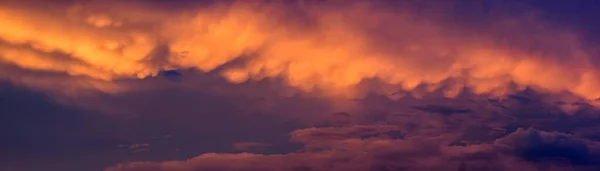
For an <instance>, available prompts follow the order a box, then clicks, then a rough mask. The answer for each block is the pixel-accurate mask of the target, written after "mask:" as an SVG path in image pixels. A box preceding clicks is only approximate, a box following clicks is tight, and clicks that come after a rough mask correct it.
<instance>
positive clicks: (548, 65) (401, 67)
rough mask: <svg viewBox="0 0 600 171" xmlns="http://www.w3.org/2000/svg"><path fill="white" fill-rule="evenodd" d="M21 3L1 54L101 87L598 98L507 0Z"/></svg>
mask: <svg viewBox="0 0 600 171" xmlns="http://www.w3.org/2000/svg"><path fill="white" fill-rule="evenodd" d="M28 2H29V1H28ZM28 2H22V3H5V4H6V5H5V6H4V8H2V9H0V11H1V12H0V22H2V25H6V27H5V28H4V29H2V31H1V32H0V39H1V40H2V41H3V42H4V43H3V45H2V46H0V53H1V55H0V56H1V57H2V62H3V63H6V64H9V65H14V66H17V67H19V68H23V69H26V70H33V71H44V72H60V73H65V74H67V75H71V76H84V77H89V78H91V79H92V80H94V81H103V82H106V83H107V84H119V83H118V81H116V80H122V79H136V78H146V77H153V76H157V75H158V74H159V73H160V72H161V71H163V70H171V69H174V68H180V69H182V68H194V69H197V70H200V71H204V72H218V73H220V74H221V75H222V76H223V77H225V78H226V79H228V80H230V81H231V82H232V83H241V82H246V81H249V80H262V79H265V78H283V79H284V80H285V82H286V83H287V84H288V85H289V86H291V87H295V88H299V89H302V90H306V91H313V90H316V89H320V90H325V91H323V92H324V93H329V94H342V95H347V96H356V95H357V94H356V90H355V86H356V85H357V84H359V83H361V81H364V80H365V79H370V78H376V79H379V80H381V81H382V82H384V83H387V84H392V85H396V88H397V89H400V88H401V89H404V90H413V89H415V88H416V87H417V86H418V85H420V84H433V85H437V84H440V83H442V82H443V81H445V80H448V79H450V78H462V79H464V80H465V81H463V82H457V83H454V84H457V86H459V87H460V86H469V87H473V89H474V90H475V91H476V92H478V93H492V92H496V93H505V91H506V90H503V89H504V88H505V87H506V85H507V84H509V83H511V82H514V83H517V84H518V85H521V86H532V87H537V88H541V89H546V90H551V91H556V92H558V91H570V92H573V93H575V94H577V95H580V96H584V97H587V98H588V99H593V98H597V96H600V94H599V93H600V90H597V89H595V88H594V86H593V85H595V84H596V82H598V77H597V70H596V69H595V68H594V67H595V66H594V64H593V62H592V63H590V61H594V59H593V55H594V53H593V52H592V51H591V50H590V49H588V46H587V45H584V44H583V43H584V42H582V41H581V40H580V37H581V35H578V33H577V32H573V31H571V30H569V29H558V28H557V29H554V28H552V27H550V26H551V24H549V23H550V22H548V21H546V20H544V19H543V18H542V17H538V16H539V15H540V14H537V13H531V12H519V13H515V14H514V15H507V14H506V13H501V11H502V10H504V9H505V8H507V6H508V7H510V6H511V5H510V4H508V5H506V4H501V5H492V6H491V7H479V6H478V4H477V3H465V2H460V1H456V2H448V3H426V2H414V3H407V2H406V3H400V2H398V3H394V2H392V1H390V2H387V1H381V2H372V3H369V2H312V3H308V2H293V3H284V2H275V3H266V2H241V1H238V2H235V3H225V2H214V3H208V2H207V3H198V4H201V5H193V4H194V3H191V2H186V4H188V7H187V8H183V7H172V8H177V10H175V9H170V8H166V7H165V8H158V7H157V6H160V4H159V3H158V2H145V3H144V2H142V1H127V2H121V1H111V2H110V3H98V2H96V1H77V2H68V1H65V2H63V3H58V5H52V6H51V8H48V9H42V8H39V7H38V6H34V5H32V4H35V3H28ZM31 2H33V1H31ZM418 6H422V7H423V9H422V10H421V11H419V10H417V9H418ZM484 6H485V4H484ZM459 7H460V8H468V9H473V10H474V11H480V12H482V17H480V18H476V17H475V18H465V20H456V19H450V18H449V17H448V16H456V17H464V16H463V15H465V14H462V13H460V12H458V11H456V10H454V8H459ZM432 11H443V12H444V13H447V14H448V15H447V16H444V15H439V14H436V13H433V12H432ZM496 11H500V12H499V13H498V14H497V13H496ZM524 11H527V10H524ZM161 48H162V49H165V50H166V51H165V50H160V49H161ZM558 78H560V79H558ZM27 84H36V83H27ZM102 90H104V89H102ZM104 91H106V90H104ZM448 91H449V92H448V93H447V96H453V94H454V93H452V92H453V91H450V90H448ZM388 93H389V92H388Z"/></svg>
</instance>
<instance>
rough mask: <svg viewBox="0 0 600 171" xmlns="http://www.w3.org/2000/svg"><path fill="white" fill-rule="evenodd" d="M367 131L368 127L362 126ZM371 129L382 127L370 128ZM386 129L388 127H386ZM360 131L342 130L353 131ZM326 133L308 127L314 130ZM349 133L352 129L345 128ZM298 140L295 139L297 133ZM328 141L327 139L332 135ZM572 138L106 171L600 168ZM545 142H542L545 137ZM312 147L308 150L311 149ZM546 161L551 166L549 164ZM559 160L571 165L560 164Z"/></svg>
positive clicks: (212, 157) (410, 145)
mask: <svg viewBox="0 0 600 171" xmlns="http://www.w3.org/2000/svg"><path fill="white" fill-rule="evenodd" d="M358 127H359V128H360V127H363V126H358ZM369 127H373V128H375V127H378V126H377V125H371V126H369ZM384 127H385V126H384ZM356 128H357V127H340V128H337V129H339V130H340V131H344V130H345V132H347V133H349V134H350V135H346V136H345V137H349V136H351V135H352V134H354V133H351V132H355V131H354V130H355V129H356ZM327 129H329V128H324V129H305V130H301V131H296V133H292V134H297V133H298V134H303V133H299V132H313V131H314V132H313V133H314V134H315V135H316V134H317V133H319V132H320V131H326V130H327ZM346 129H347V130H346ZM294 136H296V135H294ZM323 137H328V136H327V135H325V136H323ZM567 137H569V136H568V135H565V134H561V133H555V132H544V131H539V130H534V129H527V130H523V129H519V130H517V131H516V132H514V133H511V134H509V135H507V136H506V137H504V138H500V139H498V140H496V141H495V142H492V143H487V144H480V145H470V146H448V145H446V144H445V143H444V142H445V141H446V140H447V139H446V140H445V139H444V138H440V137H427V138H407V139H404V140H399V139H391V138H381V137H375V138H367V139H359V138H337V139H335V140H333V141H319V139H318V138H317V137H316V136H313V138H317V139H315V141H319V142H320V143H326V144H328V145H329V146H330V148H327V149H322V150H319V151H299V152H295V153H288V154H274V155H261V154H251V153H242V154H216V153H210V154H203V155H200V156H198V157H194V158H192V159H189V160H187V161H170V162H135V163H127V164H121V165H117V166H114V167H111V168H108V169H107V170H110V171H116V170H119V171H121V170H123V171H128V170H156V171H158V170H220V171H226V170H265V171H266V170H279V171H286V170H290V171H295V170H332V171H333V170H363V171H365V170H373V171H381V170H448V171H450V170H479V169H487V170H514V169H524V170H531V169H533V170H536V169H538V168H540V167H546V168H554V169H567V170H569V169H571V170H572V169H586V168H588V169H589V168H594V167H597V166H596V165H595V164H594V163H597V162H598V161H597V160H598V158H596V157H592V156H588V155H592V154H593V155H598V153H597V152H596V151H592V149H594V150H595V149H597V148H598V146H597V144H596V143H593V142H588V141H580V140H576V139H570V138H567ZM540 138H541V139H540ZM307 147H308V146H306V148H307ZM544 162H546V163H544ZM560 162H566V163H562V165H561V163H560Z"/></svg>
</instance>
